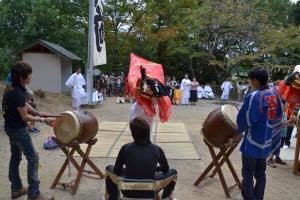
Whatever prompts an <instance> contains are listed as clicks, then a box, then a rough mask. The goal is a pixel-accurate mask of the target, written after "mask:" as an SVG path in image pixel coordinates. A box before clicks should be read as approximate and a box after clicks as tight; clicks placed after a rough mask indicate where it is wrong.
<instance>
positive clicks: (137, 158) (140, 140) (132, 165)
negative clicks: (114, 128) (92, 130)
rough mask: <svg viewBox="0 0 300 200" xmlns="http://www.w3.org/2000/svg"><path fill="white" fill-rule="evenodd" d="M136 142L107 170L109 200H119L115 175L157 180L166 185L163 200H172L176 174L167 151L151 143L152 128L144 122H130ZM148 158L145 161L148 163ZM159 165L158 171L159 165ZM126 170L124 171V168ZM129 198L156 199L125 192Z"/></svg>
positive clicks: (126, 146) (143, 194)
mask: <svg viewBox="0 0 300 200" xmlns="http://www.w3.org/2000/svg"><path fill="white" fill-rule="evenodd" d="M130 131H131V134H132V138H133V140H134V141H133V142H131V143H128V144H125V145H124V146H123V147H122V148H121V150H120V151H119V154H118V157H117V159H116V163H115V165H114V166H113V165H109V166H107V167H106V172H107V173H106V174H107V175H108V176H107V178H106V194H105V197H106V199H108V200H117V199H118V189H117V187H118V186H117V183H116V181H113V180H114V178H113V177H115V176H116V175H117V176H122V177H125V178H129V179H154V180H158V181H161V182H163V184H162V185H163V188H160V189H163V193H162V199H163V200H173V198H172V192H173V191H174V189H175V184H176V175H177V171H176V170H175V169H170V168H169V164H168V161H167V159H166V156H165V153H164V151H163V150H162V149H161V148H160V147H159V146H157V145H155V144H153V143H151V140H150V127H149V124H148V123H147V122H146V121H145V120H144V119H143V118H139V117H138V118H135V119H133V120H131V121H130ZM145 158H146V159H145ZM158 164H159V167H157V165H158ZM124 166H125V168H124ZM123 194H124V195H125V196H126V197H128V198H143V199H144V198H153V196H154V193H153V191H123Z"/></svg>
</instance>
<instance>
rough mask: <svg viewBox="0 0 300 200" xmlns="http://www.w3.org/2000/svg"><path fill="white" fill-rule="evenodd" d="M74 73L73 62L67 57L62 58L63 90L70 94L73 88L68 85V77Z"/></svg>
mask: <svg viewBox="0 0 300 200" xmlns="http://www.w3.org/2000/svg"><path fill="white" fill-rule="evenodd" d="M71 75H72V62H71V61H70V60H67V59H65V58H61V92H62V93H64V94H70V93H71V89H70V88H68V87H67V86H66V82H67V80H68V78H69V77H70V76H71Z"/></svg>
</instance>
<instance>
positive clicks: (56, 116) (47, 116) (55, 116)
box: [44, 115, 62, 118]
mask: <svg viewBox="0 0 300 200" xmlns="http://www.w3.org/2000/svg"><path fill="white" fill-rule="evenodd" d="M44 117H46V118H49V117H54V118H58V117H62V116H61V115H45V116H44Z"/></svg>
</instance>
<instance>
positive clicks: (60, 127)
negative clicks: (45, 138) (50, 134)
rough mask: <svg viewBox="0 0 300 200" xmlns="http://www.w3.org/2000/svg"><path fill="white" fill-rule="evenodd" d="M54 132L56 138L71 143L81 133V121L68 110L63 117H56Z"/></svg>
mask: <svg viewBox="0 0 300 200" xmlns="http://www.w3.org/2000/svg"><path fill="white" fill-rule="evenodd" d="M54 133H55V136H56V138H57V139H58V140H59V141H60V142H62V143H64V144H69V143H70V142H72V140H74V139H76V138H77V137H78V136H79V134H80V121H79V119H78V117H77V116H76V114H75V113H74V112H72V111H66V112H63V113H62V114H61V117H58V118H57V119H56V123H55V128H54Z"/></svg>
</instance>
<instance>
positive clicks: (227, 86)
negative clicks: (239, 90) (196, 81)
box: [221, 78, 233, 101]
mask: <svg viewBox="0 0 300 200" xmlns="http://www.w3.org/2000/svg"><path fill="white" fill-rule="evenodd" d="M221 89H222V96H221V100H222V101H228V99H229V95H230V90H231V89H233V86H232V84H231V83H230V81H229V79H228V78H226V81H224V82H223V84H222V86H221Z"/></svg>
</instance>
